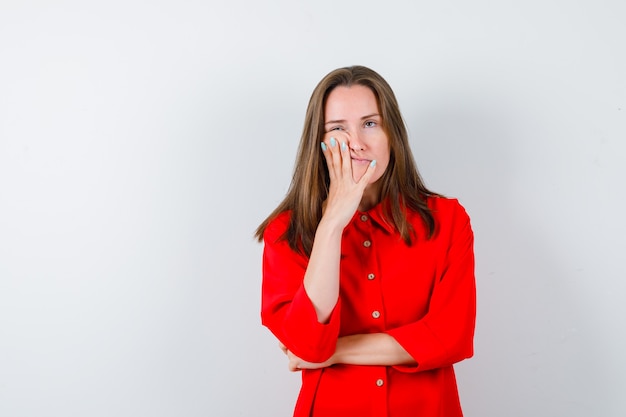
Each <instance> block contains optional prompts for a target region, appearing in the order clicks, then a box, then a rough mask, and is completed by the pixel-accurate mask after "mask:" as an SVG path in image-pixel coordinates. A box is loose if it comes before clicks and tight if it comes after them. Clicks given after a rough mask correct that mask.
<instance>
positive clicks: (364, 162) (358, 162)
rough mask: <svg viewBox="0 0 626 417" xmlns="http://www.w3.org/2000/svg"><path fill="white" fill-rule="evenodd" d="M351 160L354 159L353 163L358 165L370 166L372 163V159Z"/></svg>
mask: <svg viewBox="0 0 626 417" xmlns="http://www.w3.org/2000/svg"><path fill="white" fill-rule="evenodd" d="M350 159H352V161H353V162H356V163H357V164H369V163H370V162H372V160H371V159H363V158H355V157H351V158H350Z"/></svg>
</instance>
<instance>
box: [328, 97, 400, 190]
mask: <svg viewBox="0 0 626 417" xmlns="http://www.w3.org/2000/svg"><path fill="white" fill-rule="evenodd" d="M324 130H325V131H326V132H327V133H326V135H325V137H329V135H330V136H333V137H335V139H336V140H337V141H338V142H339V143H341V142H342V141H344V140H345V141H346V143H347V145H348V147H349V148H350V158H351V160H352V176H353V178H354V181H358V180H359V179H361V177H362V176H363V174H364V173H365V171H366V170H367V167H368V166H369V164H370V163H371V162H372V160H374V159H375V160H376V171H375V172H374V175H373V176H372V178H371V180H370V182H369V183H370V184H373V183H375V182H376V181H378V180H379V179H380V178H381V177H382V176H383V174H384V173H385V170H386V169H387V166H388V165H389V139H388V138H387V134H386V133H385V131H384V129H383V120H382V117H381V115H380V110H379V109H378V103H377V102H376V97H375V96H374V93H373V92H372V90H370V89H369V88H368V87H365V86H362V85H353V86H351V87H345V86H339V87H336V88H335V89H334V90H332V91H331V92H330V94H329V95H328V98H327V99H326V108H325V109H324Z"/></svg>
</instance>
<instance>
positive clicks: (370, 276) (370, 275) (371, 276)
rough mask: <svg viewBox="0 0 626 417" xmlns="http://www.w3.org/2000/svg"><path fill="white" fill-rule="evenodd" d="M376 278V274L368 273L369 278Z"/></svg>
mask: <svg viewBox="0 0 626 417" xmlns="http://www.w3.org/2000/svg"><path fill="white" fill-rule="evenodd" d="M374 278H376V275H374V274H367V279H369V280H370V281H371V280H373V279H374Z"/></svg>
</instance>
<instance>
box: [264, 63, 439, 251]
mask: <svg viewBox="0 0 626 417" xmlns="http://www.w3.org/2000/svg"><path fill="white" fill-rule="evenodd" d="M352 85H362V86H365V87H368V88H369V89H370V90H372V92H373V93H374V96H375V97H376V101H377V103H378V108H379V111H380V112H381V117H382V123H383V129H384V130H385V133H386V134H387V137H388V138H389V147H390V159H389V165H388V166H387V169H386V170H385V173H384V174H383V176H382V177H381V178H380V179H379V180H378V181H380V184H381V187H380V195H379V201H382V200H383V199H388V202H389V204H388V205H386V206H385V216H386V217H387V219H388V221H389V222H390V223H391V224H392V225H393V226H394V227H395V228H396V230H397V231H398V233H400V236H401V237H402V239H403V240H404V241H405V242H406V243H407V244H408V245H411V244H412V242H413V239H414V238H415V237H416V236H414V234H415V233H414V230H413V228H412V227H411V225H410V223H409V222H408V221H407V218H406V215H405V212H406V210H407V209H411V210H414V211H416V212H417V213H419V215H420V216H421V218H422V220H423V221H424V224H425V226H426V229H427V231H428V236H427V238H430V237H431V236H432V235H433V233H434V230H435V219H434V217H433V215H432V213H431V211H430V209H429V208H428V205H427V202H426V197H427V196H430V195H437V194H436V193H433V192H431V191H429V190H428V189H427V188H426V186H425V185H424V182H423V181H422V178H421V177H420V175H419V173H418V171H417V166H416V165H415V161H414V159H413V154H412V153H411V149H410V147H409V140H408V134H407V131H406V126H405V124H404V120H403V119H402V115H401V114H400V108H399V107H398V102H397V101H396V97H395V95H394V94H393V91H392V90H391V87H390V86H389V84H387V81H385V80H384V79H383V78H382V77H381V76H380V75H379V74H378V73H376V72H375V71H373V70H371V69H369V68H367V67H363V66H352V67H345V68H339V69H336V70H334V71H332V72H331V73H329V74H328V75H326V76H325V77H324V78H323V79H322V80H321V81H320V82H319V84H318V85H317V87H315V90H313V94H312V95H311V99H310V100H309V105H308V107H307V111H306V116H305V119H304V129H303V132H302V137H301V139H300V146H299V147H298V154H297V157H296V164H295V168H294V173H293V178H292V180H291V185H290V186H289V190H288V191H287V195H286V196H285V199H284V200H283V201H282V202H281V203H280V204H279V205H278V207H276V209H275V210H274V211H273V212H272V213H271V214H270V215H269V216H268V217H267V219H265V220H264V221H263V223H261V225H259V227H258V228H257V229H256V233H255V237H256V238H257V239H258V240H259V241H262V239H263V233H264V232H265V229H266V228H267V226H268V224H269V223H270V222H271V221H272V220H273V219H274V218H275V217H277V216H278V215H279V214H280V213H282V212H284V211H287V210H291V219H290V223H289V227H288V229H287V232H286V233H285V235H284V236H283V237H282V238H283V239H287V241H288V242H289V246H290V247H291V248H292V249H293V250H294V251H297V252H300V253H303V254H305V255H307V256H309V255H310V254H311V249H312V248H313V239H314V237H315V231H316V229H317V225H318V224H319V222H320V220H321V218H322V204H323V202H324V200H326V198H327V196H328V188H329V186H330V177H329V174H328V167H327V166H326V161H325V160H324V157H323V155H322V151H321V150H320V142H321V141H322V139H323V137H324V133H325V131H324V109H325V106H326V99H327V98H328V95H329V94H330V92H331V91H332V90H333V89H334V88H336V87H338V86H345V87H350V86H352Z"/></svg>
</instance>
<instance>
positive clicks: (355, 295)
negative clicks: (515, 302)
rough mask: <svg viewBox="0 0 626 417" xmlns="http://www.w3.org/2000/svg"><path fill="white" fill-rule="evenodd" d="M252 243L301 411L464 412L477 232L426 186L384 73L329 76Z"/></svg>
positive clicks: (265, 304) (270, 321)
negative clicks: (280, 196)
mask: <svg viewBox="0 0 626 417" xmlns="http://www.w3.org/2000/svg"><path fill="white" fill-rule="evenodd" d="M256 236H257V238H258V239H259V240H261V239H262V240H263V241H264V242H265V248H264V254H263V290H262V292H263V294H262V311H261V316H262V321H263V324H264V325H265V326H267V327H268V328H269V329H270V330H271V331H272V333H273V334H274V335H275V336H276V337H277V338H278V340H279V343H280V346H281V348H282V349H283V351H284V352H285V353H286V355H287V357H288V362H289V369H290V370H292V371H302V388H301V390H300V395H299V397H298V400H297V403H296V409H295V413H294V416H296V417H310V416H314V417H318V416H322V417H335V416H337V417H350V416H358V417H366V416H377V417H378V416H389V417H405V416H406V417H409V416H410V417H415V416H420V417H431V416H432V417H434V416H438V417H456V416H462V412H461V407H460V402H459V396H458V393H457V386H456V380H455V376H454V370H453V367H452V365H453V364H454V363H456V362H459V361H461V360H463V359H465V358H469V357H471V356H472V354H473V337H474V322H475V315H476V299H475V280H474V254H473V233H472V229H471V226H470V221H469V217H468V215H467V214H466V212H465V210H464V209H463V207H462V206H461V205H460V204H459V203H458V201H457V200H454V199H447V198H444V197H442V196H440V195H438V194H436V193H433V192H431V191H429V190H428V189H427V188H426V187H425V186H424V184H423V182H422V180H421V178H420V176H419V174H418V172H417V168H416V166H415V162H414V159H413V155H412V153H411V150H410V148H409V142H408V137H407V132H406V128H405V125H404V122H403V120H402V116H401V114H400V111H399V108H398V104H397V102H396V99H395V96H394V94H393V92H392V90H391V88H390V87H389V85H388V84H387V82H386V81H385V80H384V79H383V78H382V77H381V76H380V75H378V74H377V73H376V72H374V71H372V70H371V69H369V68H365V67H361V66H354V67H347V68H340V69H337V70H335V71H332V72H331V73H330V74H328V75H327V76H326V77H324V78H323V79H322V81H320V83H319V84H318V85H317V87H316V88H315V90H314V91H313V94H312V96H311V99H310V101H309V106H308V109H307V113H306V119H305V124H304V131H303V134H302V138H301V141H300V147H299V150H298V156H297V160H296V166H295V172H294V176H293V180H292V183H291V186H290V188H289V191H288V193H287V196H286V197H285V199H284V200H283V202H282V203H280V205H279V206H278V207H277V208H276V210H274V212H273V213H271V214H270V216H269V217H268V218H267V219H266V220H265V221H264V222H263V223H262V224H261V225H260V226H259V228H258V229H257V231H256Z"/></svg>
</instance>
